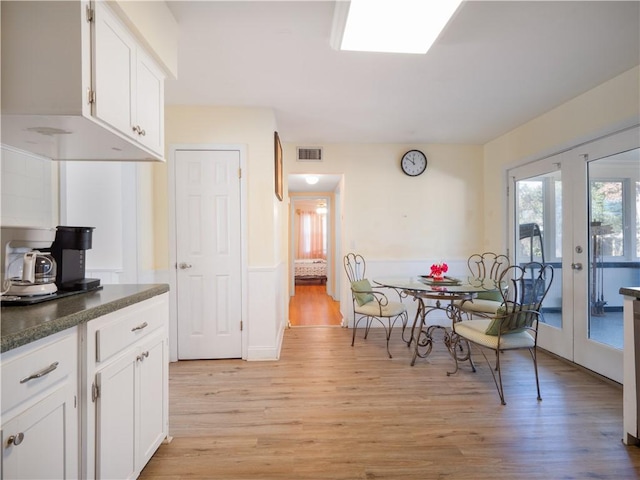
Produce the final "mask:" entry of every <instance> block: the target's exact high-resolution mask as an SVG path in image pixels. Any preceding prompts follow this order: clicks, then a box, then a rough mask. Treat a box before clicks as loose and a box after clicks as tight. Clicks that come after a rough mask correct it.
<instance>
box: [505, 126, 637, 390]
mask: <svg viewBox="0 0 640 480" xmlns="http://www.w3.org/2000/svg"><path fill="white" fill-rule="evenodd" d="M638 133H639V132H638V129H637V128H634V129H631V130H627V131H625V132H621V133H618V134H615V135H611V136H609V137H606V138H603V139H600V140H597V141H594V142H591V143H588V144H585V145H582V146H579V147H576V148H574V149H571V150H568V151H566V152H563V153H560V154H557V155H554V156H551V157H548V158H545V159H542V160H539V161H536V162H533V163H531V164H528V165H525V166H522V167H518V168H514V169H511V170H510V171H509V177H510V182H509V183H510V188H509V195H510V200H509V206H510V228H509V230H510V232H511V235H510V238H511V240H510V245H511V248H512V249H513V250H512V251H513V252H514V253H513V255H511V258H512V259H513V260H514V261H515V262H517V263H524V262H527V261H530V260H535V261H543V262H545V263H550V264H551V265H552V266H553V267H554V270H555V276H554V284H553V285H552V288H551V291H550V294H549V295H548V297H547V300H545V305H544V306H543V315H544V321H543V323H542V324H541V326H540V335H539V339H538V341H539V345H540V346H541V347H542V348H545V349H547V350H549V351H551V352H553V353H555V354H557V355H560V356H562V357H564V358H567V359H569V360H571V361H573V362H575V363H577V364H579V365H582V366H584V367H586V368H589V369H590V370H593V371H595V372H597V373H599V374H601V375H604V376H606V377H608V378H610V379H612V380H615V381H617V382H620V383H622V346H623V345H622V344H623V329H622V297H621V296H620V295H619V293H618V291H619V289H620V287H623V286H627V285H635V284H637V283H638V282H639V281H640V234H639V233H638V232H639V231H640V168H638V167H639V165H640V148H639V147H640V142H639V141H638Z"/></svg>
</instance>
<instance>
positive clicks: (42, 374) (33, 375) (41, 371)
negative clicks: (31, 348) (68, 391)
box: [16, 362, 58, 445]
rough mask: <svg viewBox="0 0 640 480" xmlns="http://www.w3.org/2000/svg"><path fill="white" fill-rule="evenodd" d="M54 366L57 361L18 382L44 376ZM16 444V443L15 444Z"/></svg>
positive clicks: (56, 365)
mask: <svg viewBox="0 0 640 480" xmlns="http://www.w3.org/2000/svg"><path fill="white" fill-rule="evenodd" d="M56 368H58V362H53V363H52V364H51V365H49V366H48V367H47V368H43V369H42V370H40V371H39V372H36V373H32V374H31V375H29V376H28V377H24V378H23V379H22V380H20V383H27V382H28V381H29V380H33V379H35V378H40V377H44V376H45V375H47V374H49V373H51V372H53V371H54V370H55V369H56ZM16 445H18V444H16Z"/></svg>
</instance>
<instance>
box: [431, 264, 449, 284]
mask: <svg viewBox="0 0 640 480" xmlns="http://www.w3.org/2000/svg"><path fill="white" fill-rule="evenodd" d="M448 270H449V266H448V265H447V264H446V263H444V262H441V263H434V264H433V265H431V277H433V278H434V279H435V280H442V279H443V278H444V274H445V273H447V271H448Z"/></svg>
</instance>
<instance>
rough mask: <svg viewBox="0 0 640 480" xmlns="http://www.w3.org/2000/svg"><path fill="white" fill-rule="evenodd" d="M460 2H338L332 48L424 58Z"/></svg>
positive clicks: (380, 0)
mask: <svg viewBox="0 0 640 480" xmlns="http://www.w3.org/2000/svg"><path fill="white" fill-rule="evenodd" d="M461 1H462V0H351V1H350V2H348V1H339V2H337V4H336V12H335V15H334V25H333V28H334V31H333V34H332V44H333V46H334V48H337V49H339V50H353V51H363V52H387V53H418V54H420V53H421V54H424V53H427V51H428V50H429V48H430V47H431V45H432V44H433V42H435V40H436V38H438V35H440V32H441V31H442V29H443V28H444V27H445V25H446V24H447V22H448V21H449V19H450V18H451V16H452V15H453V14H454V13H455V11H456V10H457V9H458V6H459V5H460V3H461Z"/></svg>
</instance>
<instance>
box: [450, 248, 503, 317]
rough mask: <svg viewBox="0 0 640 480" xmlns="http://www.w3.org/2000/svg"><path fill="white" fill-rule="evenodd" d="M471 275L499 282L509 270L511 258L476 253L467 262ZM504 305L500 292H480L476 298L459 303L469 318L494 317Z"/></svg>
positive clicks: (494, 254) (490, 253)
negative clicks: (478, 316) (475, 316)
mask: <svg viewBox="0 0 640 480" xmlns="http://www.w3.org/2000/svg"><path fill="white" fill-rule="evenodd" d="M467 265H468V267H469V275H470V276H471V277H473V278H489V279H491V280H496V281H497V280H499V279H500V276H501V275H502V273H503V272H504V271H505V270H506V269H507V268H509V257H507V256H506V255H502V254H497V253H493V252H484V253H474V254H473V255H471V256H470V257H469V259H468V260H467ZM500 305H502V295H501V294H500V292H499V291H497V290H496V291H492V292H480V293H478V294H477V295H476V296H475V297H474V298H472V299H468V300H462V301H460V302H458V306H459V307H460V309H461V310H462V311H463V312H464V313H466V314H467V317H468V318H473V315H474V314H475V315H481V316H487V315H494V314H495V313H496V311H497V310H498V308H500Z"/></svg>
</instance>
